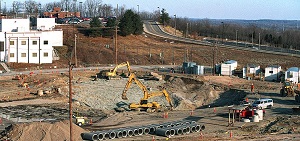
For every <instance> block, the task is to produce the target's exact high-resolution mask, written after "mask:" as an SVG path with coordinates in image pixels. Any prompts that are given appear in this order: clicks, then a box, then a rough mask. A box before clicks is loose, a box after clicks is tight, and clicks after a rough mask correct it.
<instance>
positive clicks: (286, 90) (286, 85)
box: [280, 81, 296, 97]
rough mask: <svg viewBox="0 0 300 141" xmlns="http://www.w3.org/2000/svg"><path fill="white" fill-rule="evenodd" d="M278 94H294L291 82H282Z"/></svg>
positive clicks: (290, 95)
mask: <svg viewBox="0 0 300 141" xmlns="http://www.w3.org/2000/svg"><path fill="white" fill-rule="evenodd" d="M280 94H281V96H282V97H285V96H288V97H293V96H296V93H295V91H294V88H293V84H292V83H291V82H290V81H285V82H283V85H282V88H281V90H280Z"/></svg>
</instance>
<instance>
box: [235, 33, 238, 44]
mask: <svg viewBox="0 0 300 141" xmlns="http://www.w3.org/2000/svg"><path fill="white" fill-rule="evenodd" d="M235 43H236V45H237V43H238V30H235Z"/></svg>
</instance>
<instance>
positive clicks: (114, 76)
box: [104, 61, 130, 79]
mask: <svg viewBox="0 0 300 141" xmlns="http://www.w3.org/2000/svg"><path fill="white" fill-rule="evenodd" d="M125 66H127V69H128V74H130V65H129V62H128V61H126V62H123V63H121V64H119V65H117V66H115V67H114V68H113V69H110V70H109V72H106V73H105V74H104V77H105V78H106V79H119V78H120V77H119V76H118V75H117V70H118V69H119V68H121V67H125Z"/></svg>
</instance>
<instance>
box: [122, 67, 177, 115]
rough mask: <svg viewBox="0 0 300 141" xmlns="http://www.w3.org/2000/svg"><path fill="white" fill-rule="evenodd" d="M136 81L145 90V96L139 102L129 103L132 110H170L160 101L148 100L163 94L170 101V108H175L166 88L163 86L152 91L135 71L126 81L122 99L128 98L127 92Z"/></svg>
mask: <svg viewBox="0 0 300 141" xmlns="http://www.w3.org/2000/svg"><path fill="white" fill-rule="evenodd" d="M133 82H135V83H136V84H137V85H138V86H139V87H140V88H141V90H142V91H143V94H144V97H143V98H142V99H141V100H140V102H139V103H130V104H129V109H130V110H136V111H147V112H153V111H157V112H159V111H162V110H168V108H166V109H162V106H161V105H160V104H159V103H158V102H148V99H149V98H151V97H156V96H162V95H164V96H165V98H166V100H167V101H168V103H169V106H170V107H169V110H172V109H173V104H172V101H171V98H170V95H169V94H168V92H167V91H166V89H165V88H162V90H161V91H154V92H152V91H151V92H150V90H149V89H148V88H147V87H146V86H145V85H144V84H143V83H142V82H141V81H139V79H138V78H137V77H136V75H135V73H130V76H129V78H128V81H127V83H126V86H125V88H124V91H123V93H122V99H123V100H128V98H127V96H126V92H127V91H128V89H129V88H130V86H131V84H132V83H133Z"/></svg>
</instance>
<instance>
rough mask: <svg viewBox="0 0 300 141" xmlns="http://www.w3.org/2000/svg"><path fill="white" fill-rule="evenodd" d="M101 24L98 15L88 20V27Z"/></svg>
mask: <svg viewBox="0 0 300 141" xmlns="http://www.w3.org/2000/svg"><path fill="white" fill-rule="evenodd" d="M101 26H102V23H101V21H100V20H99V18H98V17H94V18H93V19H92V21H91V22H90V27H101Z"/></svg>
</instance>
